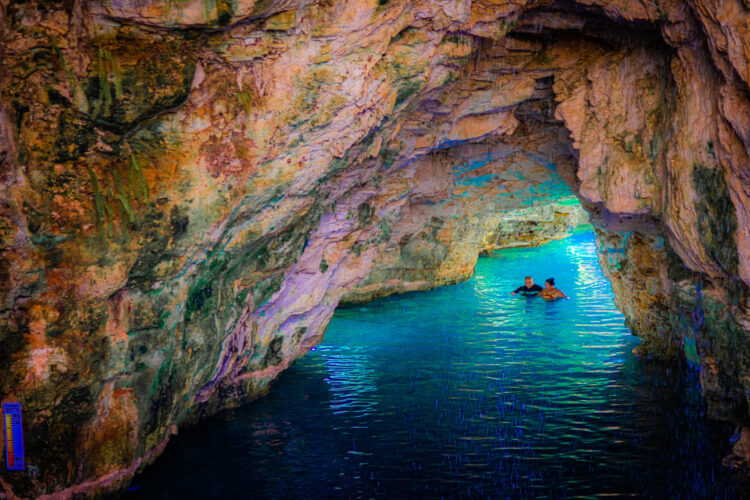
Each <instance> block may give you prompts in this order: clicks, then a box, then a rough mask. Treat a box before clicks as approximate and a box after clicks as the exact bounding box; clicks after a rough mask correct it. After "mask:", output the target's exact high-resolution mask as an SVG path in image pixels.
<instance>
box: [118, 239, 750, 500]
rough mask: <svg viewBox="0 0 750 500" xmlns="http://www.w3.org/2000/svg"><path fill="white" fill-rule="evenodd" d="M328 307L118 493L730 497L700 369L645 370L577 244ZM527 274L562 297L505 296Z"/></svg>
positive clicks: (514, 255)
mask: <svg viewBox="0 0 750 500" xmlns="http://www.w3.org/2000/svg"><path fill="white" fill-rule="evenodd" d="M476 271H477V272H476V276H475V277H474V278H472V279H471V280H469V281H468V282H465V283H462V284H459V285H456V286H450V287H444V288H440V289H436V290H432V291H429V292H418V293H410V294H405V295H400V296H391V297H387V298H385V299H381V300H378V301H376V302H374V303H371V304H367V305H366V306H363V307H349V308H340V309H339V310H337V311H336V314H335V316H334V318H333V320H332V322H331V324H330V326H329V328H328V331H327V333H326V336H325V341H324V343H323V344H321V345H320V346H318V348H317V349H316V350H315V351H312V352H310V353H309V354H308V355H307V356H306V357H304V358H303V359H301V360H299V361H298V362H297V363H296V364H295V365H294V366H293V367H292V368H290V369H289V370H288V371H287V372H285V373H284V374H283V375H282V376H281V377H280V379H279V380H278V381H277V382H276V383H275V384H274V385H273V387H272V389H271V392H270V394H269V395H268V396H266V397H264V398H262V399H260V400H258V401H255V402H253V403H252V404H250V405H248V406H247V407H244V408H241V409H237V410H232V411H228V412H225V413H222V414H220V415H218V416H216V417H214V418H212V419H209V420H207V421H205V422H202V423H200V424H199V425H197V426H195V427H193V428H190V429H187V430H186V431H183V432H182V433H181V434H180V435H179V436H178V437H176V438H175V439H174V440H173V441H172V442H171V443H170V444H169V446H168V447H167V450H166V452H165V453H164V454H163V456H162V457H160V458H159V459H158V460H157V461H156V463H155V464H154V465H152V466H151V467H149V468H148V469H146V471H145V472H144V473H143V474H142V475H140V476H137V477H136V478H135V479H134V480H133V483H132V485H131V489H130V490H129V491H127V492H126V493H125V494H124V495H123V496H124V497H125V498H164V499H169V498H180V499H182V498H204V499H210V498H272V497H273V498H507V497H512V498H533V497H546V498H562V497H568V498H569V497H577V496H583V497H595V496H596V497H599V496H605V495H611V496H616V497H626V496H629V497H651V498H737V497H739V496H742V495H743V492H742V491H739V486H738V483H737V482H735V481H733V479H732V476H731V474H732V473H731V471H729V470H727V469H725V468H722V467H721V466H720V462H721V458H722V457H723V456H724V455H725V454H726V453H727V452H728V451H729V443H728V442H727V437H728V435H729V434H731V429H730V428H727V426H726V425H721V424H715V423H710V422H709V421H708V420H707V419H706V416H705V408H704V405H703V403H702V401H701V399H700V397H699V387H698V382H697V374H695V373H693V372H691V371H681V370H677V369H673V370H672V371H671V373H670V371H669V370H667V369H666V368H658V367H653V366H651V367H650V366H649V365H646V364H644V363H641V362H640V361H639V360H637V359H636V358H635V357H634V356H633V354H632V352H631V351H632V349H633V347H635V346H636V345H637V344H638V340H637V339H636V338H635V337H633V336H631V335H630V332H629V331H628V329H627V328H626V327H625V326H624V325H623V316H622V315H621V314H620V313H619V312H618V311H617V309H616V308H615V306H614V304H613V302H612V290H611V287H610V285H609V283H608V282H607V281H606V279H605V278H604V277H603V276H602V272H601V269H600V268H599V264H598V260H597V258H596V252H595V242H594V238H593V235H592V234H591V233H590V232H579V233H577V234H575V235H574V236H572V237H571V238H568V239H566V240H563V241H559V242H555V243H551V244H548V245H546V246H544V247H541V248H534V249H514V250H504V251H499V252H496V253H494V254H493V255H491V256H490V257H485V258H480V260H479V263H478V265H477V270H476ZM527 273H528V274H531V275H533V276H534V277H535V278H536V281H537V282H539V283H542V282H543V281H544V279H545V278H547V277H549V276H554V277H555V278H556V279H557V283H558V286H559V288H561V289H562V290H563V291H564V292H566V293H567V294H568V295H569V296H570V297H571V300H560V301H557V302H545V301H544V300H542V299H540V298H531V299H526V298H521V297H511V296H510V295H509V292H510V291H511V290H513V289H514V288H516V287H517V286H520V285H521V284H522V281H523V277H524V275H526V274H527Z"/></svg>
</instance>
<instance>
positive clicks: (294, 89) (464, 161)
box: [0, 0, 750, 498]
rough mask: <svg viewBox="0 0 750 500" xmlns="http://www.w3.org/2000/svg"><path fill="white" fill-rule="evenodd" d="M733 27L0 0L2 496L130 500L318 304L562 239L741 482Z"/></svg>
mask: <svg viewBox="0 0 750 500" xmlns="http://www.w3.org/2000/svg"><path fill="white" fill-rule="evenodd" d="M749 23H750V6H749V5H748V4H747V2H746V1H745V0H670V1H665V0H643V1H640V2H632V1H629V0H616V1H612V2H604V1H602V0H580V1H577V2H576V1H554V0H533V1H532V0H528V1H527V0H511V1H507V0H460V1H453V0H439V1H421V0H419V1H406V0H387V1H384V0H358V1H357V2H339V1H337V0H317V1H312V0H299V1H290V0H262V1H261V0H259V1H256V0H236V1H231V2H229V1H224V0H216V1H208V0H184V1H170V0H146V1H140V0H139V1H136V0H119V1H111V2H109V1H100V0H64V1H50V2H41V1H36V0H28V1H13V0H9V1H5V2H2V3H0V26H2V33H3V34H2V41H1V42H0V43H1V45H0V60H1V61H2V62H1V65H2V72H0V193H1V196H2V198H1V199H2V203H0V235H1V236H2V238H1V239H0V277H1V278H2V279H1V280H0V300H1V301H2V306H1V307H0V392H1V393H2V400H3V403H16V402H17V403H21V405H22V408H23V419H24V420H23V429H24V440H25V441H24V442H25V456H26V461H27V463H26V467H25V470H24V471H22V472H18V471H13V470H6V469H3V470H2V471H0V485H2V488H3V491H4V494H5V495H6V497H8V498H33V497H38V496H42V495H45V494H48V495H52V496H53V497H55V498H73V497H77V496H94V495H98V494H102V493H105V492H111V491H117V490H118V489H122V488H123V487H126V486H127V485H128V483H129V481H130V480H131V478H132V477H133V475H134V474H135V473H136V472H137V471H139V470H142V469H143V468H144V467H147V465H148V464H149V463H151V462H153V461H154V460H155V459H156V457H157V456H158V455H159V454H161V453H162V452H163V451H164V449H165V447H168V442H169V440H170V437H171V436H173V435H174V434H176V433H177V432H178V431H179V430H180V429H185V428H189V427H190V426H193V425H195V424H196V423H197V422H198V421H199V420H200V419H201V418H203V417H206V416H211V415H214V414H216V413H217V412H219V411H220V410H224V409H229V408H234V407H238V406H240V405H245V404H246V403H248V402H250V401H252V400H254V399H256V398H258V397H259V396H261V395H264V394H266V393H267V392H268V391H269V388H270V390H271V391H273V388H272V387H271V382H272V381H273V380H275V379H276V378H277V377H278V376H279V374H281V373H282V372H284V371H285V370H286V369H287V368H289V367H290V366H291V365H292V364H293V363H294V362H295V360H297V359H298V358H300V357H302V356H304V355H305V354H306V353H308V352H310V350H311V349H312V348H314V347H315V346H316V345H318V344H319V343H320V342H321V340H322V339H323V335H324V333H325V331H326V327H327V325H328V323H329V321H330V319H331V317H332V315H333V314H334V311H335V310H336V308H337V307H338V306H339V305H340V304H341V305H345V304H350V305H351V304H363V303H367V302H369V301H372V300H375V299H378V298H380V297H385V296H389V295H391V294H400V293H403V292H412V291H418V290H429V289H434V288H435V287H441V286H444V285H454V284H457V283H462V282H465V281H466V280H468V279H470V278H471V277H472V276H473V275H474V272H475V268H476V265H477V259H478V257H479V255H480V254H483V253H488V252H492V251H494V250H496V249H499V248H507V247H513V246H519V245H532V246H534V245H541V244H544V243H546V242H548V241H552V240H555V239H557V238H559V237H561V236H563V235H565V234H567V232H568V231H569V228H570V226H571V225H575V224H577V223H578V222H580V221H582V220H584V219H586V220H589V221H590V222H591V224H592V225H593V230H594V233H595V237H596V242H597V252H598V259H599V263H600V265H601V268H602V272H603V273H604V276H606V278H607V279H608V280H609V282H610V283H611V286H612V289H613V291H614V300H615V303H616V305H617V307H618V308H619V310H620V311H621V312H622V314H623V315H624V321H625V322H626V325H627V327H628V328H629V330H630V331H631V332H632V333H633V334H634V335H636V336H638V338H639V339H640V341H641V343H640V345H639V346H638V348H637V354H638V356H639V358H640V359H642V360H644V361H648V362H649V363H654V364H658V365H659V366H673V365H675V364H676V365H681V364H685V363H687V364H689V365H690V366H692V367H693V368H694V369H695V370H696V372H697V373H698V374H699V375H698V377H699V382H700V387H701V393H702V397H703V398H704V400H705V403H706V405H707V408H708V410H707V411H708V413H709V415H710V417H711V418H712V419H716V420H717V421H723V422H728V423H729V424H731V425H732V426H734V428H736V432H735V436H734V437H733V439H732V441H733V447H732V448H731V450H728V453H729V455H727V457H726V459H725V460H724V461H725V462H726V463H727V464H731V465H733V466H734V467H736V468H738V469H741V468H743V467H745V466H746V465H750V420H749V418H748V417H749V416H750V415H749V414H748V411H749V409H748V394H750V376H748V375H747V374H746V373H745V370H744V368H745V366H746V363H748V362H750V350H749V348H750V345H749V344H748V334H750V316H749V314H750V313H749V312H748V308H749V307H750V302H749V301H748V299H749V297H750V294H749V293H748V292H749V288H748V285H749V284H750V258H749V257H750V255H749V253H750V224H748V220H749V217H750V178H749V177H750V166H749V165H750V161H749V160H748V154H749V152H750V126H749V125H748V116H750V93H749V91H750V89H749V87H748V81H749V78H750V62H749V61H750V60H749V58H750V56H748V54H750V42H749V41H748V40H750V37H748V36H747V33H748V25H749ZM674 373H683V372H682V371H675V372H674ZM675 376H676V377H677V376H679V375H675ZM252 404H253V403H251V405H252ZM6 433H7V430H6ZM729 437H730V436H726V438H727V439H729ZM6 442H7V441H6ZM3 446H5V443H3Z"/></svg>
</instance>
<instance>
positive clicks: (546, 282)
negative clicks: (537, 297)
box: [544, 278, 555, 286]
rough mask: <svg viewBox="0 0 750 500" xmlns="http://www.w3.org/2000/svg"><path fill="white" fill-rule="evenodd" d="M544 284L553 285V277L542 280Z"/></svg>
mask: <svg viewBox="0 0 750 500" xmlns="http://www.w3.org/2000/svg"><path fill="white" fill-rule="evenodd" d="M544 284H545V285H549V286H555V278H547V279H546V280H545V281H544Z"/></svg>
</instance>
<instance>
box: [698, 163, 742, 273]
mask: <svg viewBox="0 0 750 500" xmlns="http://www.w3.org/2000/svg"><path fill="white" fill-rule="evenodd" d="M693 185H694V186H695V192H696V195H697V198H698V199H697V200H696V205H695V206H696V212H697V214H698V235H699V237H700V240H701V243H702V244H703V246H704V248H705V249H706V252H707V253H708V255H710V256H711V257H712V258H713V259H714V261H715V262H716V264H718V265H719V267H720V268H721V269H723V270H724V271H725V272H726V273H727V274H730V275H736V274H737V272H738V267H739V256H738V253H737V246H736V243H735V240H734V237H735V233H736V232H737V216H736V214H735V210H734V204H733V203H732V199H731V198H730V195H729V188H728V187H727V184H726V181H725V180H724V174H723V171H722V169H721V168H718V167H716V168H710V167H706V166H704V165H699V164H697V163H696V164H694V165H693Z"/></svg>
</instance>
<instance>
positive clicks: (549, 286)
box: [539, 278, 570, 300]
mask: <svg viewBox="0 0 750 500" xmlns="http://www.w3.org/2000/svg"><path fill="white" fill-rule="evenodd" d="M539 295H541V296H542V298H544V299H546V300H554V299H569V298H570V297H568V296H567V295H565V294H564V293H563V292H562V290H560V289H559V288H555V278H549V279H547V280H546V281H545V282H544V290H542V291H541V293H540V294H539Z"/></svg>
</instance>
